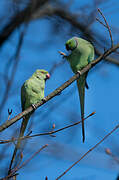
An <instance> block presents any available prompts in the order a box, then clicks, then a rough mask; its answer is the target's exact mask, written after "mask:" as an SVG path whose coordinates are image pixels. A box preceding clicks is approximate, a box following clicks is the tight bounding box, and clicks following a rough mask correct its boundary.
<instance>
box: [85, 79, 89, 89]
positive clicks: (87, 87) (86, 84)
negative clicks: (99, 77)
mask: <svg viewBox="0 0 119 180" xmlns="http://www.w3.org/2000/svg"><path fill="white" fill-rule="evenodd" d="M85 86H86V89H89V86H88V83H87V81H86V82H85Z"/></svg>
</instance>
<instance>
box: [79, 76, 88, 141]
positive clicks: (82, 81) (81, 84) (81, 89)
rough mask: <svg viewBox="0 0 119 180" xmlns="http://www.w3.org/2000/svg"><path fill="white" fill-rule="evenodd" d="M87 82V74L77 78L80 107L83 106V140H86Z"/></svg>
mask: <svg viewBox="0 0 119 180" xmlns="http://www.w3.org/2000/svg"><path fill="white" fill-rule="evenodd" d="M85 84H86V74H83V75H81V77H80V78H79V79H78V80H77V86H78V92H79V99H80V107H81V120H82V135H83V142H84V141H85V127H84V100H85Z"/></svg>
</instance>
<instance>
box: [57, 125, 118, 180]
mask: <svg viewBox="0 0 119 180" xmlns="http://www.w3.org/2000/svg"><path fill="white" fill-rule="evenodd" d="M118 128H119V124H118V125H117V126H115V128H113V129H112V131H110V132H109V133H108V134H107V135H106V136H104V137H103V138H102V139H101V140H100V141H99V142H98V143H97V144H95V145H94V146H93V147H92V148H90V149H89V150H88V151H87V152H86V153H85V154H84V155H83V156H82V157H81V158H80V159H79V160H77V161H76V162H75V163H73V164H72V165H71V166H70V167H69V168H68V169H67V170H66V171H64V172H63V173H62V174H61V175H60V176H58V177H57V178H56V180H59V179H60V178H61V177H62V176H64V175H65V174H66V173H67V172H68V171H69V170H70V169H72V168H73V167H74V166H75V165H76V164H78V163H79V162H80V161H81V160H82V159H83V158H84V157H86V156H87V155H88V154H89V153H90V152H91V151H93V150H94V149H95V148H96V147H97V146H99V145H100V144H101V143H102V142H103V141H104V140H105V139H107V138H108V136H110V135H111V134H112V133H113V132H114V131H116V130H117V129H118Z"/></svg>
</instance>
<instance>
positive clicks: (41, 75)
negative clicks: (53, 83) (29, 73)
mask: <svg viewBox="0 0 119 180" xmlns="http://www.w3.org/2000/svg"><path fill="white" fill-rule="evenodd" d="M34 75H35V76H36V77H37V78H38V79H44V80H47V79H49V78H50V74H49V73H48V71H46V70H44V69H37V70H36V72H35V73H34Z"/></svg>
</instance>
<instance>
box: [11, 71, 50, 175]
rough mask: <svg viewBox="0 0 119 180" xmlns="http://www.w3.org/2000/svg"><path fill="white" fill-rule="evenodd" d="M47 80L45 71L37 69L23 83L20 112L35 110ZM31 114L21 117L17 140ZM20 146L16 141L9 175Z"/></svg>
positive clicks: (19, 141) (48, 76) (42, 96)
mask: <svg viewBox="0 0 119 180" xmlns="http://www.w3.org/2000/svg"><path fill="white" fill-rule="evenodd" d="M49 78H50V75H49V73H48V72H47V71H45V70H43V69H41V70H39V69H38V70H36V71H35V73H34V74H33V75H32V76H31V77H30V78H29V79H28V80H26V81H25V83H24V84H23V86H22V87H21V106H22V111H24V110H25V109H27V108H28V107H29V106H31V105H32V107H33V108H34V110H35V105H34V104H35V103H37V102H39V101H40V100H42V99H43V98H44V89H45V81H46V80H47V79H49ZM32 113H33V111H32V112H31V113H29V114H28V115H26V116H25V117H23V121H22V125H21V128H20V134H19V138H20V137H23V136H24V131H25V129H26V126H27V124H28V120H29V118H30V116H31V114H32ZM20 146H21V140H20V139H18V141H17V144H16V147H15V150H14V153H13V156H12V160H11V163H10V168H9V174H10V172H11V168H12V164H13V162H14V161H17V159H16V158H17V157H18V156H20V153H18V155H17V150H18V149H20ZM18 158H19V157H18ZM15 159H16V160H15ZM16 164H17V163H16Z"/></svg>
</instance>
